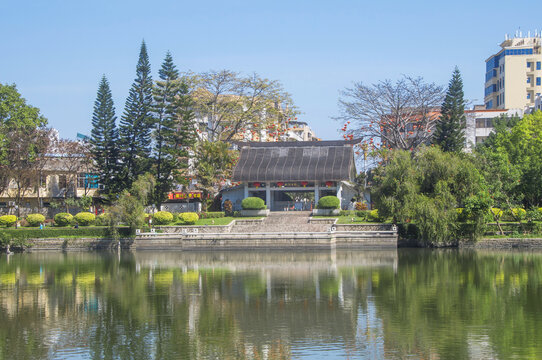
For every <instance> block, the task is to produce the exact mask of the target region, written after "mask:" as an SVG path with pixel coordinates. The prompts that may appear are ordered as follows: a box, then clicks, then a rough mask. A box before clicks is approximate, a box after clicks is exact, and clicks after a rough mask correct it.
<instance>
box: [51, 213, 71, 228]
mask: <svg viewBox="0 0 542 360" xmlns="http://www.w3.org/2000/svg"><path fill="white" fill-rule="evenodd" d="M54 220H55V225H56V226H60V227H63V226H68V225H70V224H71V222H72V220H73V216H72V215H71V214H69V213H58V214H56V215H55V217H54Z"/></svg>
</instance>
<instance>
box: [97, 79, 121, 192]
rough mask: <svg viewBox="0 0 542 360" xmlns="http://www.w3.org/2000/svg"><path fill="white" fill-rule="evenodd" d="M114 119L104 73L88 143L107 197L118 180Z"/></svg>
mask: <svg viewBox="0 0 542 360" xmlns="http://www.w3.org/2000/svg"><path fill="white" fill-rule="evenodd" d="M116 120H117V117H116V116H115V106H114V104H113V97H112V96H111V90H110V88H109V82H108V81H107V78H106V77H105V75H104V76H103V77H102V80H101V81H100V85H99V86H98V94H97V95H96V101H95V102H94V112H93V113H92V132H91V137H90V143H91V144H92V155H93V158H94V161H95V164H96V168H97V170H98V174H99V181H100V184H102V186H103V191H101V192H102V193H103V194H104V195H105V196H106V197H108V198H111V196H112V195H113V194H114V193H115V192H116V191H118V187H117V186H116V185H117V181H118V178H117V177H118V156H119V148H118V140H119V133H118V130H117V127H116V124H115V122H116Z"/></svg>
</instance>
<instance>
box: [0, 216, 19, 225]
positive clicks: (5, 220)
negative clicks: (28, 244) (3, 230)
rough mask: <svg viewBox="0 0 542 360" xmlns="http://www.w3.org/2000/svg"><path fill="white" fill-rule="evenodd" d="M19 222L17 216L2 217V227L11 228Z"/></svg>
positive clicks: (0, 223) (0, 220) (0, 222)
mask: <svg viewBox="0 0 542 360" xmlns="http://www.w3.org/2000/svg"><path fill="white" fill-rule="evenodd" d="M16 222H17V216H15V215H2V216H0V226H6V227H10V226H13V225H15V223H16Z"/></svg>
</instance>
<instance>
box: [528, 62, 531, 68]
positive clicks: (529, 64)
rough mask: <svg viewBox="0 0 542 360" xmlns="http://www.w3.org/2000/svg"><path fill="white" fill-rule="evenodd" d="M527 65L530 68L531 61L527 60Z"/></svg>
mask: <svg viewBox="0 0 542 360" xmlns="http://www.w3.org/2000/svg"><path fill="white" fill-rule="evenodd" d="M527 67H528V68H529V69H530V68H531V62H530V61H527Z"/></svg>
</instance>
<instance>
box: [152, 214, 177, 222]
mask: <svg viewBox="0 0 542 360" xmlns="http://www.w3.org/2000/svg"><path fill="white" fill-rule="evenodd" d="M172 222H173V214H172V213H170V212H169V211H157V212H156V213H154V215H153V216H152V223H153V224H154V225H167V224H170V223H172Z"/></svg>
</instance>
